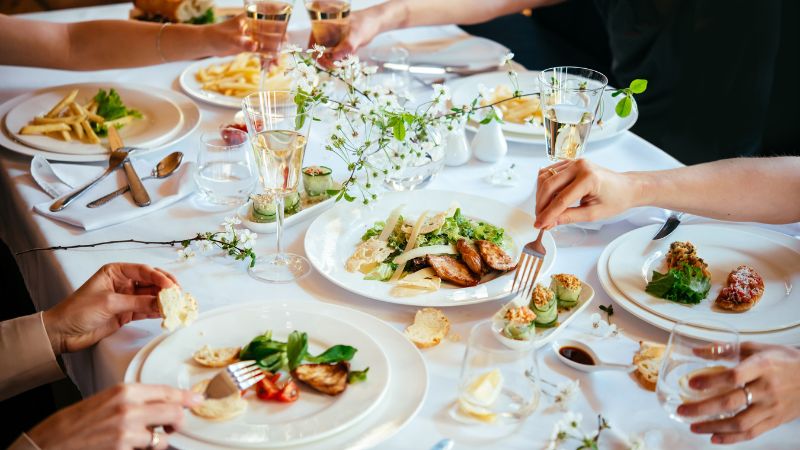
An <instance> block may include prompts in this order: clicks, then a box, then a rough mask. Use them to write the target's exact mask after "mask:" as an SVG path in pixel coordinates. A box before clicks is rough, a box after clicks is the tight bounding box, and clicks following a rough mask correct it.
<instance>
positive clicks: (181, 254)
mask: <svg viewBox="0 0 800 450" xmlns="http://www.w3.org/2000/svg"><path fill="white" fill-rule="evenodd" d="M195 256H197V254H196V253H195V252H194V250H192V248H191V247H186V248H182V249H180V250H178V259H180V260H182V261H189V260H191V259H192V258H194V257H195Z"/></svg>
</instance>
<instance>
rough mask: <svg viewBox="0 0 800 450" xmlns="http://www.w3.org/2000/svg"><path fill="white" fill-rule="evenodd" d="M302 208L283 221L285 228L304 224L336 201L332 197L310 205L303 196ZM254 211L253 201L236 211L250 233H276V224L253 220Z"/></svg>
mask: <svg viewBox="0 0 800 450" xmlns="http://www.w3.org/2000/svg"><path fill="white" fill-rule="evenodd" d="M300 201H301V202H302V208H301V209H300V211H298V212H296V213H295V214H292V215H291V216H286V217H284V219H283V226H284V228H286V227H290V226H292V225H294V224H296V223H299V222H302V221H303V220H305V219H307V218H309V217H311V216H312V215H314V214H319V213H321V212H322V211H325V210H326V209H328V208H330V207H331V206H333V205H334V204H335V203H336V201H335V200H334V198H333V197H330V198H328V199H326V200H322V201H319V202H317V203H309V201H308V199H307V197H306V196H305V194H304V195H303V196H302V198H301V200H300ZM252 210H253V201H252V200H248V201H247V202H246V203H245V204H243V205H242V206H240V207H239V209H237V210H236V214H237V215H238V216H239V220H241V221H242V225H244V226H245V227H247V228H248V229H249V230H250V231H254V232H256V233H264V234H270V233H274V232H275V227H276V225H275V222H256V221H254V220H253V218H252V214H251V212H252Z"/></svg>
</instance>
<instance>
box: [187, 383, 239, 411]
mask: <svg viewBox="0 0 800 450" xmlns="http://www.w3.org/2000/svg"><path fill="white" fill-rule="evenodd" d="M210 381H211V380H203V381H201V382H199V383H197V384H195V385H194V386H192V392H196V393H198V394H202V393H204V392H205V391H206V387H208V383H209V382H210ZM245 409H247V400H245V399H243V398H242V396H241V395H240V394H239V393H235V394H232V395H229V396H227V397H224V398H207V399H205V400H203V403H200V404H199V405H195V406H193V407H192V412H193V413H194V414H195V415H197V416H200V417H202V418H204V419H210V420H220V421H222V420H230V419H233V418H234V417H236V416H238V415H240V414H242V413H243V412H244V410H245Z"/></svg>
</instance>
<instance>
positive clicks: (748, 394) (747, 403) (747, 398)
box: [742, 385, 753, 408]
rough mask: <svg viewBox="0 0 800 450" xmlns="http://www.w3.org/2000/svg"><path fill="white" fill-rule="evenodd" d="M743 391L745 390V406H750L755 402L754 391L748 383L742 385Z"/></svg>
mask: <svg viewBox="0 0 800 450" xmlns="http://www.w3.org/2000/svg"><path fill="white" fill-rule="evenodd" d="M742 392H744V400H745V408H749V407H750V405H752V404H753V393H752V392H750V389H749V388H748V387H747V385H744V386H742Z"/></svg>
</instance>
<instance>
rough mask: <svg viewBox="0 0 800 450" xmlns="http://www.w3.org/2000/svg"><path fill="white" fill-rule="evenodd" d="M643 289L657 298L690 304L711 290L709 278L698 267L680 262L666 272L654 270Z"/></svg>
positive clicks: (697, 301)
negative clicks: (679, 265)
mask: <svg viewBox="0 0 800 450" xmlns="http://www.w3.org/2000/svg"><path fill="white" fill-rule="evenodd" d="M644 290H645V292H647V293H648V294H651V295H654V296H656V297H659V298H664V299H667V300H670V301H673V302H677V303H684V304H690V305H692V304H697V303H700V302H701V301H702V300H703V299H704V298H706V296H707V295H708V291H709V290H711V280H710V279H709V278H708V277H706V276H705V275H704V274H703V271H702V270H701V269H700V268H699V267H693V266H689V265H687V264H682V265H681V267H680V268H679V269H670V270H669V271H668V272H666V273H659V272H657V271H655V270H654V271H653V278H652V280H651V281H650V282H649V283H647V287H645V289H644Z"/></svg>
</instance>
